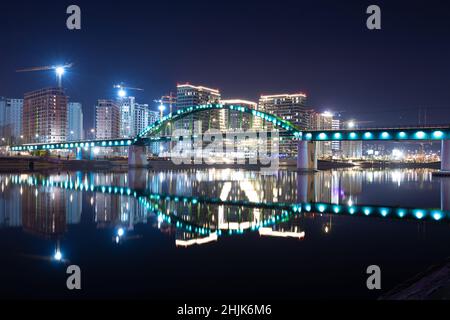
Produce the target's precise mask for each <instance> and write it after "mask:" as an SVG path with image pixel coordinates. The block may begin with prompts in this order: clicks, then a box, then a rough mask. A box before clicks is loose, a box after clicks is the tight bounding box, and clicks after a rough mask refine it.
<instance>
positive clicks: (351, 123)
mask: <svg viewBox="0 0 450 320" xmlns="http://www.w3.org/2000/svg"><path fill="white" fill-rule="evenodd" d="M347 127H348V128H350V129H353V128H354V127H355V122H354V121H349V122H348V123H347Z"/></svg>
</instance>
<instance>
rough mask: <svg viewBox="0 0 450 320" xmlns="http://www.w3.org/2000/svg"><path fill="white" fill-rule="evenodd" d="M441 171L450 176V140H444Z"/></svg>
mask: <svg viewBox="0 0 450 320" xmlns="http://www.w3.org/2000/svg"><path fill="white" fill-rule="evenodd" d="M441 171H442V172H446V173H448V174H449V175H450V140H442V144H441Z"/></svg>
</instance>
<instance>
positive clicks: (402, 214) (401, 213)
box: [397, 209, 406, 218]
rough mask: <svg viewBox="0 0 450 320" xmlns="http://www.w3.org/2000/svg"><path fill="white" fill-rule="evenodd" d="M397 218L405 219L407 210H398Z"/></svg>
mask: <svg viewBox="0 0 450 320" xmlns="http://www.w3.org/2000/svg"><path fill="white" fill-rule="evenodd" d="M397 216H398V217H399V218H403V217H405V216H406V210H405V209H397Z"/></svg>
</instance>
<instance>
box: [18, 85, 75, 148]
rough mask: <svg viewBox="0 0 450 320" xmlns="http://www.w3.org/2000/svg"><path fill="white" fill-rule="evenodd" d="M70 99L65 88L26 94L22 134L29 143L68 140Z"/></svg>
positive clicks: (46, 89) (47, 89)
mask: <svg viewBox="0 0 450 320" xmlns="http://www.w3.org/2000/svg"><path fill="white" fill-rule="evenodd" d="M67 104H68V97H67V96H66V94H65V92H64V89H63V88H45V89H40V90H36V91H32V92H28V93H26V94H25V99H24V101H23V116H22V133H23V137H24V141H25V142H28V143H33V142H39V143H57V142H64V141H66V139H67Z"/></svg>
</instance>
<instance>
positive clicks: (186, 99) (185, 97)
mask: <svg viewBox="0 0 450 320" xmlns="http://www.w3.org/2000/svg"><path fill="white" fill-rule="evenodd" d="M219 101H220V91H219V90H217V89H211V88H207V87H202V86H193V85H191V84H179V85H177V103H176V106H177V110H179V109H183V108H187V107H192V106H199V105H204V104H209V103H219ZM196 122H200V123H201V127H202V131H203V132H205V131H207V130H208V129H217V130H224V128H225V110H211V111H207V112H199V113H197V114H194V115H191V116H188V117H186V118H184V119H182V120H179V121H177V122H176V124H175V126H176V128H177V129H188V130H192V129H193V128H194V123H196Z"/></svg>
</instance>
